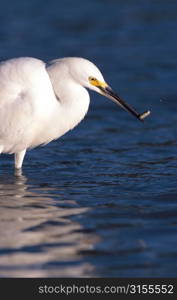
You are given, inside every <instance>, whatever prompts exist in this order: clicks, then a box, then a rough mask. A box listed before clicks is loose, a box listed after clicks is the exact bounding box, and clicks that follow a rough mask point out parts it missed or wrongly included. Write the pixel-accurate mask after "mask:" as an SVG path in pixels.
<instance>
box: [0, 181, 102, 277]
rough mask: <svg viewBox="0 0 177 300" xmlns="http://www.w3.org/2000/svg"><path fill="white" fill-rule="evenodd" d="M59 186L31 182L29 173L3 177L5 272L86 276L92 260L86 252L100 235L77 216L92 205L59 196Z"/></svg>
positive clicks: (0, 252) (0, 261)
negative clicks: (87, 230) (84, 256)
mask: <svg viewBox="0 0 177 300" xmlns="http://www.w3.org/2000/svg"><path fill="white" fill-rule="evenodd" d="M54 194H55V190H54V188H53V189H52V188H47V187H40V188H38V191H37V190H35V187H33V186H30V184H29V183H28V179H27V178H26V177H25V176H22V175H21V176H16V177H13V178H10V177H7V178H4V176H3V177H2V178H0V211H1V213H0V276H1V277H2V276H5V277H6V276H7V277H19V276H22V277H35V276H36V277H51V276H54V277H57V276H61V277H64V276H66V277H67V276H73V277H74V276H78V277H80V276H84V274H85V272H86V274H88V273H89V272H92V268H93V267H92V265H91V264H90V263H87V262H86V261H83V260H82V254H81V252H82V251H83V250H85V249H92V248H93V246H94V244H95V243H96V241H97V240H98V237H97V236H96V235H95V234H94V235H93V234H89V233H85V232H84V228H83V226H82V224H81V223H79V222H78V221H74V219H75V216H79V215H83V214H85V213H86V212H87V211H88V210H89V208H87V207H79V206H78V204H77V203H76V202H75V201H73V200H63V199H59V198H60V195H59V194H58V191H57V195H58V198H57V197H56V198H54V197H53V195H54Z"/></svg>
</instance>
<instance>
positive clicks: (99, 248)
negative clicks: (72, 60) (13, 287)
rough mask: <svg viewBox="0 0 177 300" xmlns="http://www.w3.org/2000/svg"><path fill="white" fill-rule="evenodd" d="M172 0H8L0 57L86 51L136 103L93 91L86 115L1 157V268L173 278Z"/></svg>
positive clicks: (175, 55)
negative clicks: (19, 169)
mask: <svg viewBox="0 0 177 300" xmlns="http://www.w3.org/2000/svg"><path fill="white" fill-rule="evenodd" d="M176 32H177V2H176V1H173V0H168V1H166V0H159V1H158V0H149V1H145V0H144V1H142V0H139V1H138V0H136V1H132V0H127V1H124V0H122V1H121V0H120V1H118V0H117V1H116V0H109V1H106V0H102V1H101V0H90V1H81V0H76V1H72V0H66V1H57V0H56V1H55V0H53V1H42V0H35V1H34V0H30V1H24V0H23V1H22V0H21V1H7V0H6V1H4V2H3V3H1V7H0V58H1V60H2V59H7V58H11V57H18V56H33V57H38V58H41V59H44V60H45V61H47V60H50V59H54V58H58V57H63V56H82V57H86V58H88V59H90V60H92V61H93V62H95V63H96V64H97V65H98V67H100V69H101V70H102V72H103V74H104V77H105V79H106V80H107V81H108V82H109V83H110V84H111V86H112V87H114V89H115V90H117V91H118V92H119V94H120V95H121V96H122V97H123V98H125V99H126V100H127V102H129V103H130V104H132V105H133V106H135V107H136V108H137V109H138V110H139V111H141V112H142V111H144V110H146V109H150V110H151V111H152V114H151V116H150V117H149V118H148V119H147V120H146V122H145V123H144V124H141V123H140V122H138V121H137V120H136V119H134V118H133V117H132V116H130V115H129V114H127V113H126V112H124V111H122V110H121V109H119V108H118V107H117V106H116V105H115V104H114V103H112V102H111V101H109V100H107V99H104V98H103V97H101V96H99V95H95V94H94V93H91V98H92V102H91V107H90V110H89V113H88V115H87V117H86V118H85V120H84V122H82V123H81V124H80V125H79V126H78V127H77V128H76V129H74V131H72V132H70V133H68V134H67V135H66V136H64V137H62V138H61V139H59V140H58V141H55V142H52V143H50V144H49V145H48V146H46V147H43V148H38V149H35V150H32V151H30V152H29V153H28V154H27V157H26V159H25V163H24V168H23V175H22V176H14V173H13V157H12V156H9V155H2V156H1V168H0V276H1V277H2V276H7V277H14V276H22V277H23V276H26V277H34V276H37V277H38V276H40V277H51V276H56V277H60V276H62V277H72V276H73V277H83V276H87V277H95V276H96V277H97V276H100V277H106V276H108V277H110V276H112V277H127V276H132V277H136V276H143V277H147V276H155V277H161V276H167V277H172V276H177V38H176Z"/></svg>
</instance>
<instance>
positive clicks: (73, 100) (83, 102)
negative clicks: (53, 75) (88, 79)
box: [53, 81, 90, 134]
mask: <svg viewBox="0 0 177 300" xmlns="http://www.w3.org/2000/svg"><path fill="white" fill-rule="evenodd" d="M53 89H54V93H55V95H56V99H57V101H58V103H57V104H58V107H59V114H58V116H57V117H58V121H59V123H60V124H62V127H63V131H64V133H65V132H67V131H68V130H70V129H73V128H74V127H75V126H76V125H77V124H78V123H79V122H80V121H81V120H82V119H83V118H84V117H85V115H86V113H87V111H88V107H89V102H90V97H89V94H88V92H87V90H86V89H85V88H84V87H82V86H81V85H79V84H76V83H73V82H67V83H66V82H62V81H60V83H59V84H56V85H55V84H54V83H53ZM56 114H57V111H56ZM64 133H63V134H64Z"/></svg>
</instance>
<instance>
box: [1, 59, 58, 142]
mask: <svg viewBox="0 0 177 300" xmlns="http://www.w3.org/2000/svg"><path fill="white" fill-rule="evenodd" d="M52 97H54V93H53V89H52V86H51V82H50V79H49V76H48V74H47V72H46V70H45V64H44V63H43V62H42V61H40V60H38V59H35V58H17V59H11V60H7V61H5V62H2V63H1V64H0V144H3V143H4V142H5V141H6V140H7V139H8V140H9V141H10V139H12V140H15V139H16V140H17V139H18V137H19V136H20V135H21V136H22V135H24V134H25V132H26V135H27V134H28V135H29V136H30V134H32V132H34V131H35V128H36V127H37V126H38V127H39V126H40V122H39V121H40V118H44V116H46V115H47V113H48V112H49V110H50V107H47V104H48V102H47V101H50V99H51V98H52ZM31 138H32V137H31Z"/></svg>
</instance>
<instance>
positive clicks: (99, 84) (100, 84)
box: [89, 77, 108, 88]
mask: <svg viewBox="0 0 177 300" xmlns="http://www.w3.org/2000/svg"><path fill="white" fill-rule="evenodd" d="M89 82H90V84H91V85H94V86H97V87H102V88H106V87H107V86H108V84H107V83H106V82H103V81H100V80H98V79H96V78H95V77H89Z"/></svg>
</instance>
